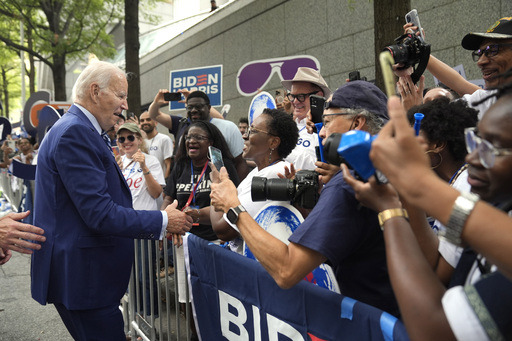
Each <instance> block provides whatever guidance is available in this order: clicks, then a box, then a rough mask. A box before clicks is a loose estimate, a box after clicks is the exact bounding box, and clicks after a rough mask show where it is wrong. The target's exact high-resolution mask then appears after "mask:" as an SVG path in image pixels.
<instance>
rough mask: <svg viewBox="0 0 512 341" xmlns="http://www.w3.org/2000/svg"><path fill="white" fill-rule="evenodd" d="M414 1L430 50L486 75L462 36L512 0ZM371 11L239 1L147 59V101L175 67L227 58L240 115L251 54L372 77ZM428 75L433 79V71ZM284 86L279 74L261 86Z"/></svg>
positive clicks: (228, 98)
mask: <svg viewBox="0 0 512 341" xmlns="http://www.w3.org/2000/svg"><path fill="white" fill-rule="evenodd" d="M411 8H416V9H418V12H419V15H420V18H421V23H422V26H423V27H424V29H425V31H426V35H427V41H428V42H429V43H431V44H432V53H433V54H434V55H435V56H437V57H438V58H440V59H441V60H443V61H445V62H446V63H447V64H449V65H451V66H455V65H458V64H463V65H464V68H465V70H466V74H467V77H468V79H475V78H480V77H481V76H480V72H479V70H478V68H477V67H476V65H475V63H474V62H473V61H472V59H471V54H470V53H469V52H468V51H466V50H464V49H462V47H461V46H460V42H461V40H462V37H463V36H464V35H465V34H466V33H468V32H470V31H474V32H481V31H485V30H486V29H487V27H489V26H490V25H491V24H492V23H494V22H495V21H496V20H497V19H499V18H501V17H504V16H510V15H512V1H510V0H458V1H456V0H455V1H454V0H421V1H420V0H411ZM404 15H405V13H404ZM373 16H374V13H373V1H368V0H359V1H349V0H237V1H234V2H232V3H230V4H228V5H227V6H225V7H224V8H223V9H222V10H219V11H216V12H214V13H213V14H212V15H211V16H209V17H208V18H207V19H205V20H204V21H202V22H201V23H199V24H198V25H196V26H194V27H192V28H191V29H189V30H187V31H185V32H184V33H183V34H182V35H181V36H179V37H177V38H175V39H173V40H172V41H170V42H168V43H167V44H165V45H164V46H162V47H161V48H159V49H158V50H156V51H154V52H153V53H151V54H150V55H148V56H146V57H144V58H143V59H142V60H141V89H142V103H150V102H151V101H152V99H153V97H154V95H155V93H156V92H157V91H158V89H160V88H167V87H168V85H169V72H170V71H171V70H173V69H185V68H193V67H201V66H208V65H217V64H222V65H223V66H224V70H223V72H224V79H223V80H224V86H223V102H224V104H226V103H229V104H231V111H230V113H229V116H228V118H229V119H230V120H232V121H235V122H236V121H238V118H240V117H242V116H246V115H247V111H248V106H249V104H250V102H251V99H252V97H245V96H242V95H240V94H239V93H238V91H237V89H236V75H237V72H238V70H239V68H240V67H241V66H242V65H243V64H245V63H247V62H249V61H251V60H257V59H265V58H276V57H282V56H292V55H300V54H307V55H312V56H314V57H316V58H317V59H318V60H319V62H320V65H321V73H322V75H323V76H324V78H325V79H326V81H327V83H328V84H329V86H330V87H331V89H333V90H334V89H336V88H337V87H338V86H340V85H341V84H343V83H344V82H345V79H346V78H347V77H348V73H349V72H350V71H353V70H360V71H361V75H362V76H366V77H368V79H374V78H375V70H374V54H375V53H376V52H375V51H374V32H373ZM401 33H402V32H397V33H396V35H397V36H398V35H400V34H401ZM390 43H391V42H390ZM426 77H427V85H433V80H432V76H431V75H430V74H428V73H427V74H426ZM280 87H281V86H280V82H279V78H278V76H277V75H274V76H273V77H272V79H271V81H270V82H269V83H268V84H267V86H266V87H265V89H263V90H265V91H269V92H271V93H273V91H274V90H276V89H278V88H280ZM164 112H165V110H164ZM178 113H180V112H178ZM180 114H184V112H181V113H180Z"/></svg>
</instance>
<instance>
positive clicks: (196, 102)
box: [148, 89, 249, 179]
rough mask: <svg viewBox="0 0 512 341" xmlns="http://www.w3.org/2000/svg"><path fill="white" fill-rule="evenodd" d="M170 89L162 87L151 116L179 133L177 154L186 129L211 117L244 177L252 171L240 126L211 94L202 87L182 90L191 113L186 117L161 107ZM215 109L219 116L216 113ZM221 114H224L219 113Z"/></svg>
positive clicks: (176, 145) (173, 131) (186, 107)
mask: <svg viewBox="0 0 512 341" xmlns="http://www.w3.org/2000/svg"><path fill="white" fill-rule="evenodd" d="M168 92H169V91H167V90H162V89H161V90H160V91H159V92H158V93H157V94H156V96H155V99H154V100H153V103H151V105H150V106H149V110H148V112H149V116H150V117H151V118H152V119H154V120H156V121H157V122H158V123H161V124H162V125H164V126H165V127H167V128H168V129H169V132H170V133H171V134H173V135H174V137H175V145H174V154H176V152H177V149H178V148H179V144H180V142H181V141H182V139H181V137H182V135H183V132H184V130H185V129H186V128H187V127H188V126H189V125H190V124H191V123H192V122H195V121H208V122H210V123H212V124H213V125H215V126H216V127H217V128H218V129H219V130H220V131H221V133H222V135H223V136H224V138H225V140H226V143H227V144H228V147H229V150H230V153H231V155H233V157H234V158H235V167H236V169H237V172H238V177H239V178H240V179H243V178H245V176H246V175H247V174H248V173H249V167H248V166H247V163H246V162H245V160H244V159H243V158H242V148H243V139H242V136H241V134H240V132H239V130H238V128H237V126H236V124H234V123H233V122H231V121H228V120H224V119H223V117H222V115H221V114H220V113H219V112H218V111H216V110H214V108H213V107H212V106H211V105H210V98H209V97H208V95H207V94H206V93H204V92H202V91H193V92H190V93H189V92H188V91H184V90H180V91H179V92H181V93H182V94H183V95H184V96H185V98H186V99H185V103H186V106H185V110H186V111H187V117H186V118H184V117H183V118H182V117H180V116H173V115H166V114H164V113H163V112H161V111H160V110H159V108H160V107H161V106H162V105H165V104H167V103H168V102H167V101H165V99H164V94H165V93H168ZM212 113H215V117H214V116H213V115H212ZM217 115H220V118H219V117H218V116H217Z"/></svg>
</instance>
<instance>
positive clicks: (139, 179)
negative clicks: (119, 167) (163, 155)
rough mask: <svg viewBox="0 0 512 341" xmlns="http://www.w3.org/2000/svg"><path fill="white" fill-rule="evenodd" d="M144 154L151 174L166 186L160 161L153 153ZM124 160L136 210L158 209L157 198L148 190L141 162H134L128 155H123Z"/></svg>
mask: <svg viewBox="0 0 512 341" xmlns="http://www.w3.org/2000/svg"><path fill="white" fill-rule="evenodd" d="M144 156H145V158H146V166H147V167H148V169H149V171H150V172H151V175H152V176H153V178H155V180H156V182H158V183H159V184H160V185H162V186H164V185H165V179H164V174H163V171H162V166H160V162H158V159H157V158H156V157H154V156H152V155H148V154H146V153H144ZM122 161H123V175H124V178H125V180H126V182H127V183H128V187H130V191H131V192H132V202H133V208H134V209H136V210H158V205H157V201H156V199H155V198H153V197H152V196H151V195H150V194H149V192H148V186H147V184H146V179H145V178H144V174H143V173H142V168H141V167H140V164H139V163H138V162H132V159H130V158H128V157H127V156H126V155H125V156H123V158H122Z"/></svg>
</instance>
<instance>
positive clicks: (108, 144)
mask: <svg viewBox="0 0 512 341" xmlns="http://www.w3.org/2000/svg"><path fill="white" fill-rule="evenodd" d="M101 137H102V138H103V141H105V144H106V145H107V147H108V149H110V151H112V145H111V144H110V137H108V135H107V132H106V131H104V132H103V133H101Z"/></svg>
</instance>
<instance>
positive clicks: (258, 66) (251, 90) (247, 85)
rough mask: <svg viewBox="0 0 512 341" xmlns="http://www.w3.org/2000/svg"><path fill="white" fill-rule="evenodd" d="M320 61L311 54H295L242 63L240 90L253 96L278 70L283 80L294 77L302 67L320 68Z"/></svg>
mask: <svg viewBox="0 0 512 341" xmlns="http://www.w3.org/2000/svg"><path fill="white" fill-rule="evenodd" d="M319 65H320V63H319V62H318V60H317V59H316V58H314V57H311V56H293V57H287V58H272V59H263V60H255V61H251V62H249V63H247V64H244V65H242V67H241V68H240V70H238V75H237V76H236V87H237V89H238V92H240V93H241V94H242V95H245V96H251V95H254V94H256V93H257V92H258V90H261V89H264V88H265V85H267V83H268V82H269V81H270V79H271V78H272V75H273V74H274V73H276V72H277V74H278V76H279V78H280V79H281V80H285V79H286V80H288V79H293V77H295V74H296V73H297V70H298V69H299V68H300V67H309V68H312V69H315V70H318V69H319Z"/></svg>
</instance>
